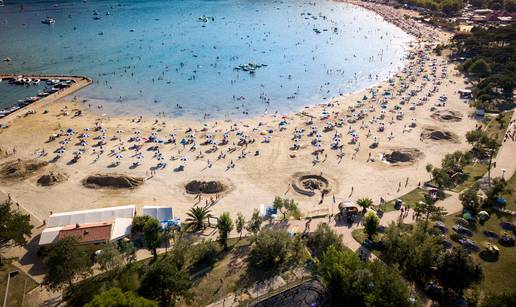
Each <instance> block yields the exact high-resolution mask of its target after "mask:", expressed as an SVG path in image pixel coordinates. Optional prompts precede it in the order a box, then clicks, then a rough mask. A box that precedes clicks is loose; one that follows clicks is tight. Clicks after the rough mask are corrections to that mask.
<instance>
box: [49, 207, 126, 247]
mask: <svg viewBox="0 0 516 307" xmlns="http://www.w3.org/2000/svg"><path fill="white" fill-rule="evenodd" d="M135 212H136V208H135V206H134V205H128V206H119V207H110V208H101V209H92V210H81V211H71V212H62V213H55V214H52V215H50V217H49V218H48V220H47V228H46V229H45V230H43V232H42V233H41V237H40V239H39V245H49V244H53V243H55V242H57V241H59V240H60V239H62V238H64V237H69V236H74V237H76V238H77V239H78V240H79V242H80V243H82V244H101V243H106V242H109V241H113V240H118V239H120V238H122V237H125V236H127V235H129V234H130V233H131V224H132V222H133V217H134V214H135Z"/></svg>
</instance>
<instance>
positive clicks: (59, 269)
mask: <svg viewBox="0 0 516 307" xmlns="http://www.w3.org/2000/svg"><path fill="white" fill-rule="evenodd" d="M43 262H44V263H45V264H46V265H47V267H48V272H47V274H46V275H45V278H44V281H43V283H44V284H45V285H46V286H47V287H48V288H49V289H51V290H61V289H63V288H65V287H66V286H71V285H72V283H73V281H74V280H75V279H76V278H77V277H85V276H87V275H88V274H90V273H91V260H90V257H89V254H88V252H87V250H86V248H85V247H84V246H82V245H79V241H78V240H77V239H76V238H75V237H65V238H63V239H61V240H59V241H58V242H57V243H56V244H55V245H54V246H52V247H51V248H50V250H49V252H48V254H47V256H46V257H45V258H44V259H43Z"/></svg>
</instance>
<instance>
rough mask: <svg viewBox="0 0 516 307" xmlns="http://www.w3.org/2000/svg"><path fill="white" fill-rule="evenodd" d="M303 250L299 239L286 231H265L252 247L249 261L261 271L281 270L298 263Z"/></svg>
mask: <svg viewBox="0 0 516 307" xmlns="http://www.w3.org/2000/svg"><path fill="white" fill-rule="evenodd" d="M301 250H302V245H300V241H299V238H292V237H291V236H290V235H289V234H288V232H287V231H286V230H272V229H264V230H262V231H261V232H260V233H259V234H258V235H257V237H256V242H255V243H254V244H253V245H252V248H251V253H250V255H249V261H250V264H251V265H252V266H253V267H255V268H258V269H261V270H266V271H269V270H271V271H274V270H279V269H282V268H284V267H287V266H288V265H290V264H292V263H297V261H299V255H300V254H301Z"/></svg>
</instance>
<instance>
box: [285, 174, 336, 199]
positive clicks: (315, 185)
mask: <svg viewBox="0 0 516 307" xmlns="http://www.w3.org/2000/svg"><path fill="white" fill-rule="evenodd" d="M292 187H293V188H294V191H296V192H298V193H299V194H303V195H307V196H314V195H315V193H316V192H317V191H319V192H320V193H321V194H328V193H329V192H330V191H331V185H330V182H329V180H328V179H326V178H325V177H323V176H320V175H313V174H295V175H294V176H293V180H292Z"/></svg>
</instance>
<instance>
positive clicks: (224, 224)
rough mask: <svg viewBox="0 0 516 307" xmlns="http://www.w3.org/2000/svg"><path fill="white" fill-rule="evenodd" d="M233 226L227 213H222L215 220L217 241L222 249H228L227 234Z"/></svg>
mask: <svg viewBox="0 0 516 307" xmlns="http://www.w3.org/2000/svg"><path fill="white" fill-rule="evenodd" d="M233 228H234V225H233V220H231V217H230V216H229V213H228V212H224V213H222V214H221V215H220V216H219V219H218V221H217V229H218V230H219V242H220V244H222V246H223V247H224V250H227V249H228V234H229V233H230V232H231V231H232V230H233Z"/></svg>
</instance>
